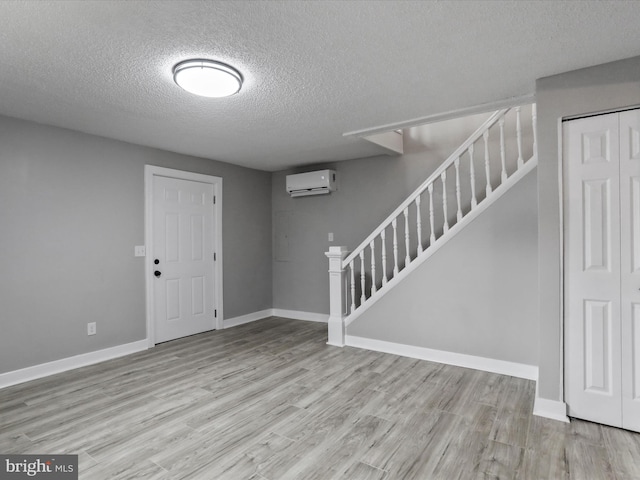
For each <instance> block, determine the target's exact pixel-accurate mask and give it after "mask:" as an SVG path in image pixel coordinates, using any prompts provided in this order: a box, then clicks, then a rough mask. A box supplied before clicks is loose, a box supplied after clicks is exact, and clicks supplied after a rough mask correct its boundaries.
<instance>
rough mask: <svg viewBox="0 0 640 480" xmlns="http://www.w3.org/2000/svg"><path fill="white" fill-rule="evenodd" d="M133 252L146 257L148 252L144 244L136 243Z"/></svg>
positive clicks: (137, 255)
mask: <svg viewBox="0 0 640 480" xmlns="http://www.w3.org/2000/svg"><path fill="white" fill-rule="evenodd" d="M133 253H134V255H135V256H136V257H144V256H145V255H146V254H147V252H146V248H145V247H144V245H136V246H135V247H134V249H133Z"/></svg>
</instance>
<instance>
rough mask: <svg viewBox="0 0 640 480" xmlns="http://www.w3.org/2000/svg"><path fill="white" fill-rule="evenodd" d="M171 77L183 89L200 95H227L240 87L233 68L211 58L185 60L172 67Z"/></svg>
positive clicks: (240, 77)
mask: <svg viewBox="0 0 640 480" xmlns="http://www.w3.org/2000/svg"><path fill="white" fill-rule="evenodd" d="M173 79H174V81H175V82H176V83H177V84H178V85H179V86H180V87H181V88H183V89H184V90H186V91H187V92H189V93H193V94H194V95H200V96H202V97H216V98H218V97H228V96H230V95H234V94H236V93H238V92H239V91H240V89H241V88H242V75H241V74H240V72H238V71H237V70H236V69H235V68H233V67H231V66H229V65H226V64H224V63H220V62H216V61H213V60H185V61H184V62H180V63H178V64H177V65H176V66H175V67H173Z"/></svg>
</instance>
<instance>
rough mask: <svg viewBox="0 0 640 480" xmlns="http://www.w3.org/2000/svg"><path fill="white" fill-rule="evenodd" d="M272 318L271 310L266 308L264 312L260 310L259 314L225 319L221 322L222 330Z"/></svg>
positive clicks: (254, 313)
mask: <svg viewBox="0 0 640 480" xmlns="http://www.w3.org/2000/svg"><path fill="white" fill-rule="evenodd" d="M271 316H273V309H272V308H267V309H266V310H260V311H259V312H253V313H247V314H246V315H240V316H238V317H232V318H225V319H224V321H223V328H230V327H237V326H238V325H244V324H245V323H250V322H255V321H256V320H262V319H263V318H268V317H271Z"/></svg>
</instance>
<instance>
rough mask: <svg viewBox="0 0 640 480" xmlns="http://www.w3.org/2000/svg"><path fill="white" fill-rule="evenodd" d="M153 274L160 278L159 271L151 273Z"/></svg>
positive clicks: (160, 273)
mask: <svg viewBox="0 0 640 480" xmlns="http://www.w3.org/2000/svg"><path fill="white" fill-rule="evenodd" d="M153 274H154V275H155V276H156V277H158V278H160V275H162V272H161V271H159V270H156V271H155V272H153Z"/></svg>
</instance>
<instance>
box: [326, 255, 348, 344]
mask: <svg viewBox="0 0 640 480" xmlns="http://www.w3.org/2000/svg"><path fill="white" fill-rule="evenodd" d="M348 254H349V252H348V251H347V247H329V251H328V252H326V253H325V255H326V256H327V258H328V259H329V339H328V341H327V343H328V344H329V345H334V346H336V347H344V312H345V297H346V295H345V278H346V276H345V270H344V268H342V261H343V260H344V259H345V258H346V257H347V255H348Z"/></svg>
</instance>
